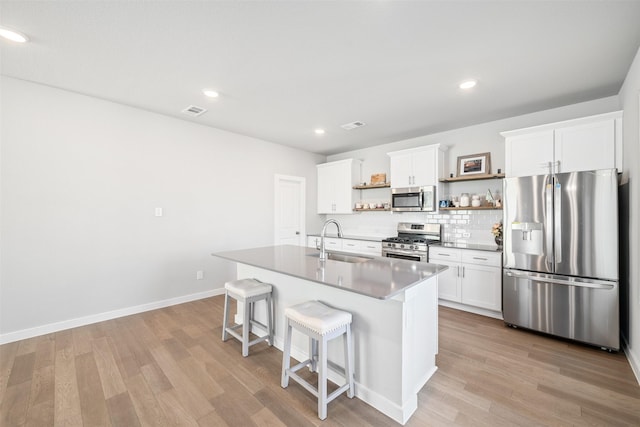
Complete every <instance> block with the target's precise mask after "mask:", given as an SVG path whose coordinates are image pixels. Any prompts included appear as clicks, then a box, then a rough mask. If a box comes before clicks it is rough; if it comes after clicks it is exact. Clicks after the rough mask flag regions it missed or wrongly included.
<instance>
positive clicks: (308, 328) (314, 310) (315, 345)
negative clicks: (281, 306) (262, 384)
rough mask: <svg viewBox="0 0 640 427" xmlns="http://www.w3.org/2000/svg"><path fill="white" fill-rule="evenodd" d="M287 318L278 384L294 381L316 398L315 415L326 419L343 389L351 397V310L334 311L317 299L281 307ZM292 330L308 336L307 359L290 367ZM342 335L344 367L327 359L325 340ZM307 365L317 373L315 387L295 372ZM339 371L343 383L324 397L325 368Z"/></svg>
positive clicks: (285, 385) (325, 385)
mask: <svg viewBox="0 0 640 427" xmlns="http://www.w3.org/2000/svg"><path fill="white" fill-rule="evenodd" d="M284 315H285V318H286V321H287V326H286V327H287V330H286V335H285V343H284V351H283V355H282V383H281V385H282V387H283V388H286V387H287V386H288V385H289V378H291V379H293V380H295V381H296V382H297V383H299V384H300V385H301V386H303V387H304V388H305V389H306V390H307V391H309V392H310V393H311V394H313V395H314V396H315V397H317V398H318V418H320V419H321V420H324V419H325V418H327V405H328V404H329V402H331V401H332V400H333V399H335V398H336V397H338V396H339V395H340V394H342V393H343V392H345V391H346V392H347V397H349V398H353V396H354V386H353V344H352V341H351V321H352V316H351V313H349V312H346V311H342V310H336V309H334V308H331V307H329V306H327V305H325V304H323V303H321V302H319V301H307V302H304V303H301V304H297V305H294V306H292V307H287V308H286V309H285V310H284ZM294 328H295V329H296V330H298V331H300V332H302V333H303V334H305V335H307V336H308V337H309V359H307V360H305V361H304V362H300V363H298V364H297V365H295V366H293V367H290V363H291V360H290V356H291V335H292V333H293V329H294ZM340 336H342V337H343V343H344V359H345V367H344V369H343V368H340V367H339V366H337V365H336V364H335V363H333V362H330V361H328V360H327V347H328V342H329V341H330V340H332V339H334V338H337V337H340ZM305 366H309V367H310V370H311V371H312V372H317V373H318V387H317V388H315V387H313V386H312V385H311V384H309V383H308V382H307V381H305V380H304V379H302V378H301V377H300V376H299V375H298V374H296V372H297V371H299V370H300V369H302V368H304V367H305ZM329 367H331V368H332V369H333V370H335V371H337V372H339V373H341V374H342V375H343V376H344V378H345V384H343V385H342V386H340V387H338V389H337V390H335V391H334V392H333V393H331V394H330V395H328V396H327V374H328V368H329Z"/></svg>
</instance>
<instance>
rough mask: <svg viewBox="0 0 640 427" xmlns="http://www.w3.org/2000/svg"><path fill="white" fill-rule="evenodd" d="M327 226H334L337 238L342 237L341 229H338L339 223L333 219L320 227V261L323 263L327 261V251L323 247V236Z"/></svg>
mask: <svg viewBox="0 0 640 427" xmlns="http://www.w3.org/2000/svg"><path fill="white" fill-rule="evenodd" d="M329 224H335V225H336V227H338V237H342V227H340V223H339V222H338V221H336V220H335V219H328V220H326V221H325V223H324V226H323V227H322V232H321V233H320V261H325V260H326V259H327V250H326V249H325V246H324V235H325V234H326V233H327V225H329Z"/></svg>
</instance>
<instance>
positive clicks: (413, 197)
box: [391, 185, 436, 212]
mask: <svg viewBox="0 0 640 427" xmlns="http://www.w3.org/2000/svg"><path fill="white" fill-rule="evenodd" d="M391 210H392V211H397V212H403V211H404V212H433V211H435V210H436V187H435V186H433V185H429V186H425V187H406V188H392V189H391Z"/></svg>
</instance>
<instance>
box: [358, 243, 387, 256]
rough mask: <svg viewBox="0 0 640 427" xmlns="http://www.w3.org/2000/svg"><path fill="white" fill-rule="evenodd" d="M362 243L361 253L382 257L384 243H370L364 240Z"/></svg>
mask: <svg viewBox="0 0 640 427" xmlns="http://www.w3.org/2000/svg"><path fill="white" fill-rule="evenodd" d="M360 243H361V244H360V251H361V252H362V253H364V254H369V255H375V256H381V255H382V242H370V241H367V240H362V241H361V242H360Z"/></svg>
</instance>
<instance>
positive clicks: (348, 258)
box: [307, 252, 373, 263]
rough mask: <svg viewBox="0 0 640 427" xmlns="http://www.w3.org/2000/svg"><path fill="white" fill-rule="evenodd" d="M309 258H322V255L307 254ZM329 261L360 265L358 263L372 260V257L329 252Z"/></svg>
mask: <svg viewBox="0 0 640 427" xmlns="http://www.w3.org/2000/svg"><path fill="white" fill-rule="evenodd" d="M307 256H310V257H314V258H320V253H313V254H307ZM327 259H328V260H331V261H339V262H349V263H358V262H367V261H370V260H372V259H373V258H371V257H364V256H357V255H348V254H342V253H338V252H327Z"/></svg>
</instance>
